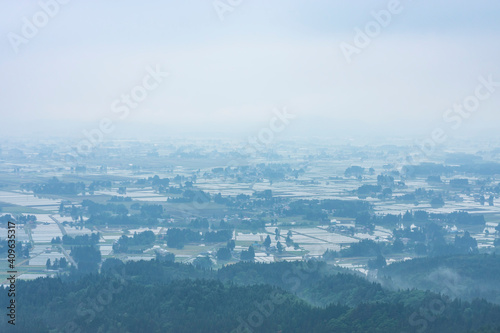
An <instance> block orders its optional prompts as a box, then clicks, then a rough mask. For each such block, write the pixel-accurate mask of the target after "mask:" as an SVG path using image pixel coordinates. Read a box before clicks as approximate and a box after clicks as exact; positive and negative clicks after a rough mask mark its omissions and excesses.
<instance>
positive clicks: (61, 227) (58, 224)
mask: <svg viewBox="0 0 500 333" xmlns="http://www.w3.org/2000/svg"><path fill="white" fill-rule="evenodd" d="M49 217H50V218H51V219H52V220H53V221H54V222H55V223H57V226H58V227H59V229H61V233H62V234H63V236H66V235H67V234H68V233H67V232H66V229H64V226H63V225H62V224H61V222H59V221H58V220H57V219H56V218H55V217H54V215H49Z"/></svg>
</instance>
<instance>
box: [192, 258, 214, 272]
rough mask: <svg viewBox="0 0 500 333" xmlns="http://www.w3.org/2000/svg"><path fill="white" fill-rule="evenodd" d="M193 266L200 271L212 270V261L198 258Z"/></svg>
mask: <svg viewBox="0 0 500 333" xmlns="http://www.w3.org/2000/svg"><path fill="white" fill-rule="evenodd" d="M193 265H194V266H196V267H197V268H200V269H210V268H212V260H210V258H209V257H198V258H196V259H195V260H194V261H193Z"/></svg>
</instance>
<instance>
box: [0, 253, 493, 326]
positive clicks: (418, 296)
mask: <svg viewBox="0 0 500 333" xmlns="http://www.w3.org/2000/svg"><path fill="white" fill-rule="evenodd" d="M203 260H204V259H203V258H201V259H200V260H199V261H200V263H201V262H202V261H203ZM391 266H392V265H391ZM387 267H390V266H387ZM325 269H326V268H325V266H324V265H321V263H286V262H283V263H275V264H266V265H264V264H255V263H241V264H236V265H229V266H227V267H225V268H223V269H221V270H219V271H212V270H206V269H203V267H200V268H196V266H194V265H182V264H176V263H172V262H160V261H157V260H153V261H150V262H144V261H143V262H129V263H126V264H123V263H120V262H119V261H116V259H115V260H114V261H113V262H111V261H110V262H109V263H108V261H106V262H105V263H104V264H103V272H102V273H101V274H99V275H87V276H83V277H80V278H78V279H76V280H75V279H74V278H73V279H68V281H65V280H62V279H61V278H45V279H37V280H34V281H19V285H18V290H19V292H18V294H17V295H16V302H19V304H23V306H22V307H19V309H18V313H17V314H18V318H19V319H18V321H16V326H18V329H19V330H20V331H23V332H49V331H66V330H68V329H69V328H70V327H73V330H74V329H75V327H76V328H78V329H80V330H82V331H85V332H98V331H103V332H114V331H117V328H118V330H120V331H128V332H138V331H142V332H144V331H147V332H244V331H245V330H247V331H257V330H258V331H259V332H279V331H282V332H318V333H323V332H325V333H326V332H400V331H417V330H421V331H424V330H426V329H427V330H431V331H436V332H453V333H454V332H495V331H498V329H499V328H500V307H499V306H496V305H492V304H490V303H488V302H486V301H484V300H483V301H479V300H475V301H472V302H464V301H460V300H454V301H453V300H450V299H449V298H445V297H444V296H441V295H438V294H434V293H432V292H421V291H417V290H412V291H388V290H387V289H384V288H382V287H381V286H380V285H379V284H376V283H370V282H368V281H366V280H365V279H363V278H361V277H357V276H354V275H351V274H332V273H330V274H329V273H326V271H325ZM121 272H124V273H125V274H123V273H121ZM186 276H190V277H191V278H190V279H186ZM146 281H147V282H146ZM229 281H231V282H230V283H229ZM110 286H112V287H113V288H112V289H110V288H111V287H110ZM103 290H104V291H109V292H110V296H109V297H107V298H104V297H103V296H102V295H103ZM299 297H300V298H302V299H307V302H306V301H304V300H301V299H300V298H299ZM142 300H147V302H145V301H142ZM104 301H105V302H104ZM436 302H439V305H442V306H440V307H439V309H438V310H439V312H437V311H436V309H437V308H436V309H434V308H433V310H434V311H430V312H429V311H427V312H422V309H423V308H425V309H427V308H428V307H429V304H431V305H432V304H434V305H435V304H436ZM312 304H323V305H322V306H321V307H316V306H314V305H312ZM104 305H106V311H99V310H98V309H102V308H103V306H104ZM49 312H50V314H51V315H50V316H48V315H47V314H48V313H49ZM124 314H128V315H124ZM28 318H29V320H28ZM144 318H147V319H148V320H144ZM410 318H411V320H410ZM7 320H8V317H7V316H1V317H0V325H2V327H4V326H5V327H6V325H7ZM488 327H489V331H488ZM479 329H481V331H479Z"/></svg>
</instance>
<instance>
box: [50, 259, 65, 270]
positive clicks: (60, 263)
mask: <svg viewBox="0 0 500 333" xmlns="http://www.w3.org/2000/svg"><path fill="white" fill-rule="evenodd" d="M45 267H47V269H66V268H68V261H67V260H66V258H64V257H63V258H61V259H60V260H59V259H56V260H54V263H53V264H52V263H51V261H50V259H47V262H46V263H45Z"/></svg>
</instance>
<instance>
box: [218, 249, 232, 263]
mask: <svg viewBox="0 0 500 333" xmlns="http://www.w3.org/2000/svg"><path fill="white" fill-rule="evenodd" d="M217 259H219V260H229V259H231V250H229V249H228V248H227V247H221V248H220V249H218V250H217Z"/></svg>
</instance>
